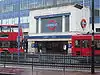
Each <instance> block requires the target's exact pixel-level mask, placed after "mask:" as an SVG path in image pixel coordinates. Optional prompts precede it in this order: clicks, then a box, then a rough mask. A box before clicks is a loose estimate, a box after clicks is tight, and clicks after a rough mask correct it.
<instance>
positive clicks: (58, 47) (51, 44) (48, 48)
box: [36, 41, 68, 53]
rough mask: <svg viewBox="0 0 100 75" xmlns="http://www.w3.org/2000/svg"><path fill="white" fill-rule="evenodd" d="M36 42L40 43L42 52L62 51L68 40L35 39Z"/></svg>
mask: <svg viewBox="0 0 100 75" xmlns="http://www.w3.org/2000/svg"><path fill="white" fill-rule="evenodd" d="M36 43H37V44H38V45H41V50H42V52H44V53H64V49H63V46H64V45H65V44H66V45H67V44H68V41H36ZM39 51H40V50H39V48H38V52H39Z"/></svg>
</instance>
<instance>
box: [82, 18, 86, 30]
mask: <svg viewBox="0 0 100 75" xmlns="http://www.w3.org/2000/svg"><path fill="white" fill-rule="evenodd" d="M86 25H87V22H86V19H82V20H81V27H82V28H86Z"/></svg>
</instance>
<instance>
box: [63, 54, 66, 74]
mask: <svg viewBox="0 0 100 75" xmlns="http://www.w3.org/2000/svg"><path fill="white" fill-rule="evenodd" d="M65 56H66V52H64V70H63V71H64V75H65Z"/></svg>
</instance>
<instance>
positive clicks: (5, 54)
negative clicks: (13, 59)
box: [4, 51, 7, 68]
mask: <svg viewBox="0 0 100 75" xmlns="http://www.w3.org/2000/svg"><path fill="white" fill-rule="evenodd" d="M4 56H5V57H4V58H5V59H4V68H5V67H6V57H7V52H6V51H4Z"/></svg>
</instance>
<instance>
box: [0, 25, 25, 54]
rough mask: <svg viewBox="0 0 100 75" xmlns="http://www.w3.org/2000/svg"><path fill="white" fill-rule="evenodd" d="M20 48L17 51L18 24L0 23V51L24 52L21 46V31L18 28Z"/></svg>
mask: <svg viewBox="0 0 100 75" xmlns="http://www.w3.org/2000/svg"><path fill="white" fill-rule="evenodd" d="M19 35H20V48H19V51H18V26H17V25H0V53H2V52H4V51H7V52H8V53H17V52H20V53H22V52H24V49H23V47H22V40H23V33H22V29H21V28H20V32H19Z"/></svg>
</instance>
